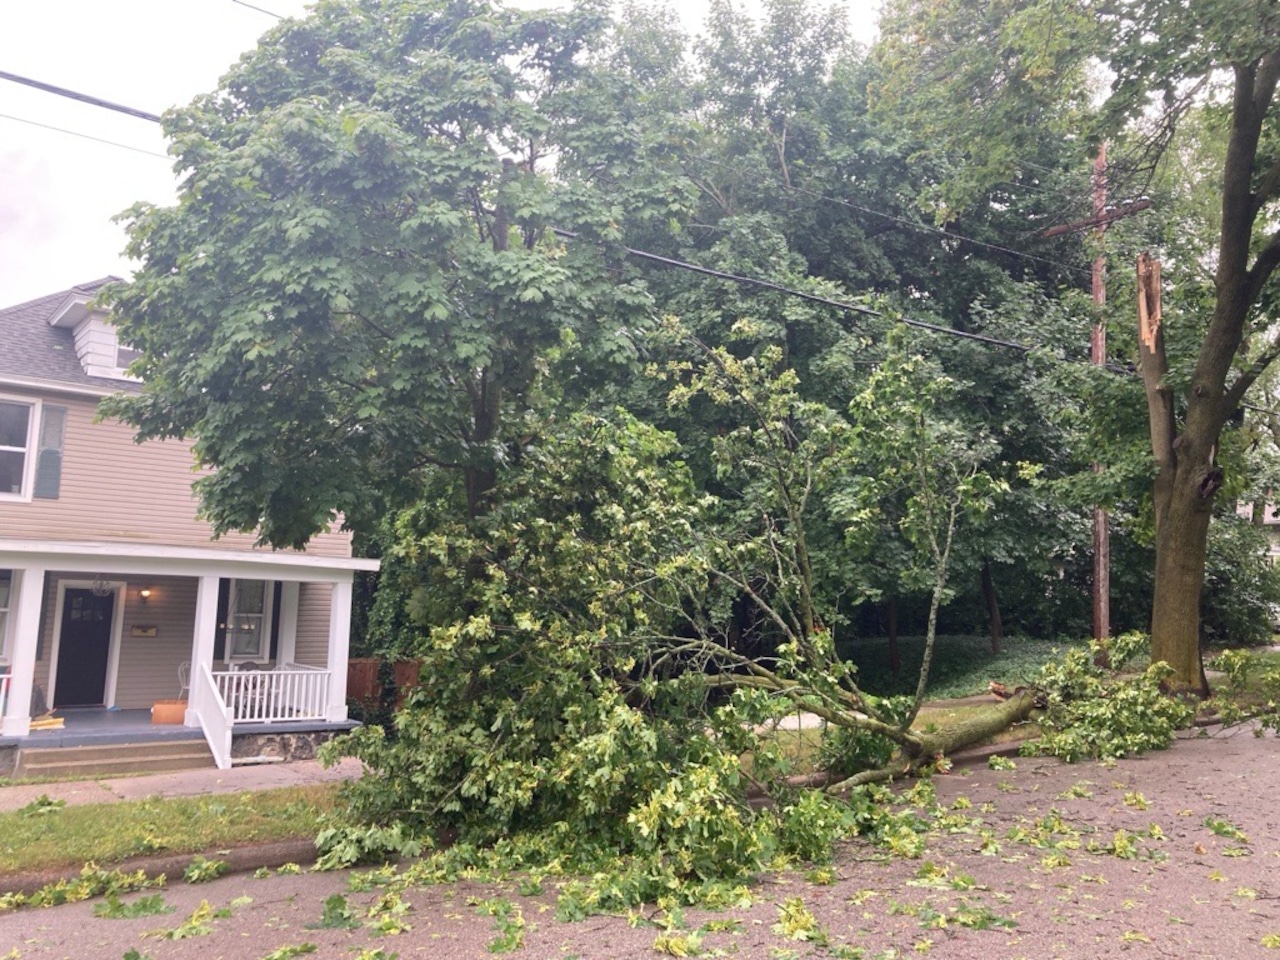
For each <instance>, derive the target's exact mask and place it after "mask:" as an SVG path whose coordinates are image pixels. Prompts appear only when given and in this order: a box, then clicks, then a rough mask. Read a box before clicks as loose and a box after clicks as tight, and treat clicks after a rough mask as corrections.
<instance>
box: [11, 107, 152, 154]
mask: <svg viewBox="0 0 1280 960" xmlns="http://www.w3.org/2000/svg"><path fill="white" fill-rule="evenodd" d="M0 119H4V120H13V121H15V122H16V123H26V124H30V125H31V126H33V127H40V128H42V129H44V130H53V131H55V132H57V133H65V134H66V135H67V136H70V137H79V138H80V139H82V140H92V141H93V142H94V143H104V144H106V145H107V146H109V147H119V148H120V149H121V150H132V151H133V152H134V153H143V154H146V155H147V156H148V157H159V158H160V159H161V160H169V159H170V157H169V156H168V155H166V154H163V153H156V152H155V151H154V150H144V149H142V148H141V147H131V146H130V145H129V144H127V143H118V142H116V141H115V140H104V139H103V138H102V137H93V136H90V135H89V134H87V133H79V132H78V131H75V130H67V129H66V128H64V127H55V126H52V125H51V124H48V123H38V122H36V121H35V120H27V119H26V118H25V117H15V116H11V115H10V114H7V113H0Z"/></svg>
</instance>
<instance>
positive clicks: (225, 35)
mask: <svg viewBox="0 0 1280 960" xmlns="http://www.w3.org/2000/svg"><path fill="white" fill-rule="evenodd" d="M252 2H253V3H254V4H255V5H256V6H260V7H262V8H265V9H267V10H271V11H272V12H274V13H278V14H281V15H283V16H298V15H301V14H302V13H303V12H304V11H305V9H306V6H307V0H252ZM844 2H845V4H846V6H847V7H848V9H849V11H850V22H851V25H852V27H853V29H854V33H855V35H856V36H857V37H858V38H859V39H861V40H863V41H864V42H865V41H869V40H870V39H871V37H872V35H873V31H874V19H875V11H876V9H877V8H878V6H879V2H878V0H844ZM520 5H521V6H539V5H549V4H540V3H537V2H536V0H523V2H521V3H520ZM673 5H674V6H676V8H677V9H679V10H680V12H681V15H682V16H683V17H684V18H685V20H686V23H687V25H688V26H689V27H690V28H696V26H697V25H698V24H699V23H700V22H701V19H702V15H703V14H704V13H705V10H706V6H707V0H673ZM745 5H746V6H748V7H749V8H750V7H752V6H754V3H752V2H747V3H746V4H745ZM0 10H3V14H4V22H5V26H4V30H3V31H0V71H5V72H7V73H13V74H19V75H21V76H25V77H30V78H33V79H36V80H40V81H43V82H45V83H50V84H54V85H56V86H60V87H66V88H68V89H71V90H76V91H79V92H82V93H88V94H91V95H93V96H96V97H99V98H101V99H104V100H111V101H113V102H116V103H121V104H125V105H127V106H130V107H135V108H137V109H139V110H145V111H148V112H150V113H161V112H163V111H164V110H165V109H167V108H169V107H171V106H173V105H175V104H181V103H186V102H187V101H189V100H190V99H191V98H192V97H193V96H195V95H196V94H198V93H203V92H206V91H209V90H212V89H214V87H215V86H216V85H217V81H218V78H219V77H220V76H221V75H222V74H223V73H224V72H225V71H226V69H227V67H229V66H230V65H231V64H232V63H234V62H235V61H236V59H237V58H238V57H239V55H240V54H241V53H242V52H243V51H245V50H247V49H250V48H251V47H253V46H254V44H255V43H256V42H257V38H258V37H259V36H260V35H261V34H262V33H263V32H264V31H265V30H267V29H269V28H270V27H271V26H272V25H273V24H274V23H275V20H274V19H273V18H272V17H270V16H267V15H265V14H263V13H260V12H258V11H256V10H253V9H250V8H249V7H248V6H245V5H243V4H241V3H238V2H236V0H113V2H105V0H34V2H30V3H19V2H18V0H0ZM36 124H43V125H45V127H56V128H60V130H61V131H72V132H73V133H74V134H78V135H79V136H76V135H73V133H67V132H60V131H59V130H51V129H45V127H41V126H37V125H36ZM86 137H96V138H98V139H99V140H104V141H110V143H100V142H95V141H94V140H91V139H86ZM165 146H166V145H165V141H164V139H163V138H162V137H161V135H160V129H159V127H158V125H156V124H154V123H151V122H149V121H146V120H139V119H135V118H133V117H129V116H125V115H123V114H120V113H113V112H111V111H108V110H104V109H101V108H99V107H93V106H89V105H86V104H81V103H77V102H74V101H71V100H67V99H64V98H62V97H57V96H53V95H51V94H48V93H43V92H41V91H37V90H34V89H31V88H28V87H24V86H21V85H19V84H16V83H12V82H10V81H6V80H0V306H7V305H11V304H15V303H21V302H23V301H25V300H31V299H34V298H36V297H39V296H43V295H44V294H46V293H54V292H56V291H58V290H63V289H66V288H67V287H70V286H72V285H74V284H77V283H84V282H86V281H89V280H95V279H97V278H99V277H102V276H106V275H107V274H115V275H117V276H127V275H128V274H129V272H130V265H129V262H128V261H127V260H126V259H124V257H123V248H124V243H125V239H124V232H123V230H122V229H121V227H120V226H118V225H116V224H114V223H112V217H113V216H114V215H115V214H117V213H119V212H121V211H122V210H124V209H126V208H128V207H129V206H130V205H132V204H133V203H135V202H138V201H144V200H145V201H147V202H150V203H156V204H169V203H172V202H174V197H175V194H174V177H173V174H172V171H171V169H170V167H171V161H170V160H169V158H168V157H167V156H166V155H165ZM126 148H129V149H126Z"/></svg>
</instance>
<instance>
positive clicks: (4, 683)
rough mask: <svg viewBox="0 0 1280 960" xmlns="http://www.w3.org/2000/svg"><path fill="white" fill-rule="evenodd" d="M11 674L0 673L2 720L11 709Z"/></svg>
mask: <svg viewBox="0 0 1280 960" xmlns="http://www.w3.org/2000/svg"><path fill="white" fill-rule="evenodd" d="M9 680H10V677H9V674H7V673H0V718H3V717H4V714H5V711H6V710H8V709H9Z"/></svg>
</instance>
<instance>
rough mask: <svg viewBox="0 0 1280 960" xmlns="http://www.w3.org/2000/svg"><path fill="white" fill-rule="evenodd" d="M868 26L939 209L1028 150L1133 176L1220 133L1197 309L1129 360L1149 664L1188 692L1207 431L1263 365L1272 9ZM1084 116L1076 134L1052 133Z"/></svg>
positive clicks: (1205, 504)
mask: <svg viewBox="0 0 1280 960" xmlns="http://www.w3.org/2000/svg"><path fill="white" fill-rule="evenodd" d="M885 26H886V30H887V38H886V42H885V45H884V47H883V48H882V49H883V51H884V57H885V62H886V69H887V75H888V76H889V77H890V78H891V82H888V83H886V84H885V86H884V87H883V88H882V91H881V92H882V95H883V97H884V101H883V103H882V107H883V108H884V109H891V110H894V111H895V112H896V113H897V115H899V116H903V117H905V118H906V120H907V122H908V123H913V122H915V121H918V120H921V119H922V118H928V117H932V118H934V120H935V122H934V124H933V126H932V128H931V129H933V131H934V133H935V137H934V139H933V140H932V143H931V147H930V149H931V150H932V151H933V152H938V153H942V154H945V155H946V156H947V157H948V158H950V159H951V160H952V161H953V162H954V163H955V164H956V172H955V174H954V175H953V176H952V177H951V178H950V179H949V180H948V181H947V184H948V189H946V190H943V191H941V193H940V196H941V197H942V198H943V199H944V200H950V199H952V198H954V197H956V196H960V197H964V196H970V195H972V192H973V191H975V190H977V189H980V188H981V186H982V185H983V184H984V183H986V182H989V181H990V180H991V179H992V178H995V177H999V176H1006V175H1008V172H1009V171H1013V170H1016V169H1017V168H1018V167H1019V166H1020V165H1021V164H1022V163H1023V162H1024V158H1025V156H1026V155H1027V151H1028V150H1029V149H1030V147H1031V139H1032V138H1034V137H1043V136H1056V137H1064V136H1066V137H1071V138H1072V139H1073V140H1075V141H1076V142H1079V143H1080V144H1081V145H1082V146H1088V141H1087V138H1085V137H1081V136H1080V133H1081V132H1084V131H1085V130H1092V131H1093V132H1094V133H1095V134H1097V135H1099V136H1102V135H1109V136H1111V137H1114V138H1120V145H1121V146H1122V149H1121V151H1120V155H1121V156H1123V157H1125V158H1126V159H1127V162H1126V163H1124V164H1121V165H1119V166H1118V167H1117V168H1116V169H1117V172H1126V173H1130V174H1142V173H1143V171H1144V170H1148V169H1150V168H1151V167H1152V166H1153V165H1154V164H1155V163H1156V162H1157V161H1158V160H1159V159H1160V158H1161V156H1163V155H1164V154H1165V153H1166V151H1167V150H1168V149H1169V147H1170V145H1171V144H1174V145H1176V143H1177V140H1176V137H1177V131H1178V126H1179V122H1180V121H1181V120H1182V119H1183V118H1184V117H1185V116H1186V115H1187V113H1188V111H1189V110H1191V109H1192V108H1193V107H1198V108H1199V110H1200V111H1202V112H1207V113H1212V114H1216V115H1217V116H1218V117H1219V118H1220V127H1219V129H1220V131H1221V141H1220V142H1221V143H1222V145H1223V150H1222V152H1221V154H1220V155H1219V163H1218V165H1217V181H1218V183H1217V193H1218V198H1217V199H1218V203H1217V206H1218V209H1219V211H1220V212H1219V217H1218V225H1217V233H1216V237H1215V238H1214V242H1213V245H1212V246H1211V247H1209V248H1207V249H1204V250H1202V251H1200V256H1201V257H1202V258H1204V259H1206V260H1208V261H1210V262H1212V263H1213V272H1214V277H1213V284H1212V292H1211V295H1210V297H1209V298H1208V302H1207V303H1204V304H1203V306H1202V308H1201V309H1200V311H1198V312H1197V311H1195V310H1190V311H1188V313H1187V314H1186V315H1181V314H1178V313H1175V312H1173V311H1168V312H1166V313H1165V314H1164V316H1163V318H1162V321H1161V322H1157V323H1155V324H1154V325H1153V326H1150V327H1149V328H1148V331H1147V336H1146V337H1145V338H1143V339H1142V341H1141V347H1140V359H1141V370H1142V375H1143V380H1144V383H1145V385H1146V394H1147V406H1148V413H1149V426H1150V439H1151V447H1152V452H1153V456H1154V470H1153V472H1154V475H1155V482H1154V489H1153V497H1154V516H1155V522H1156V534H1155V542H1156V576H1155V597H1154V603H1153V608H1152V616H1151V633H1152V656H1153V657H1154V658H1156V659H1159V660H1165V661H1167V662H1168V663H1169V664H1170V665H1171V666H1172V667H1173V668H1174V670H1175V672H1176V681H1177V684H1178V685H1180V686H1182V687H1185V688H1189V689H1194V690H1197V691H1201V692H1203V691H1205V690H1206V689H1207V687H1206V683H1205V678H1204V673H1203V669H1202V666H1201V662H1200V654H1199V612H1200V602H1201V592H1202V589H1203V586H1204V571H1205V559H1206V545H1207V542H1208V531H1209V522H1210V518H1211V515H1212V512H1213V504H1214V499H1215V493H1216V492H1217V490H1218V488H1219V487H1220V485H1221V481H1222V475H1221V468H1220V466H1219V463H1218V454H1219V447H1220V443H1221V439H1222V433H1223V429H1224V426H1225V425H1226V424H1227V423H1228V422H1229V420H1230V419H1231V418H1232V416H1233V415H1234V413H1235V412H1236V411H1237V409H1238V408H1239V406H1240V403H1241V402H1242V401H1243V400H1244V399H1245V397H1246V394H1247V392H1248V391H1249V389H1250V388H1251V387H1252V385H1253V384H1254V382H1255V381H1256V380H1257V378H1258V377H1259V376H1260V375H1261V374H1262V372H1263V371H1265V370H1266V369H1267V367H1268V366H1269V365H1270V364H1271V363H1272V361H1273V360H1274V359H1275V358H1276V356H1278V355H1280V341H1277V340H1276V338H1275V336H1274V333H1273V332H1272V331H1271V330H1270V321H1269V319H1268V317H1269V307H1270V304H1271V301H1272V299H1273V297H1274V280H1273V277H1274V273H1275V270H1276V267H1277V265H1280V233H1276V232H1275V230H1274V222H1275V209H1276V202H1277V199H1278V197H1277V191H1278V190H1280V151H1278V150H1277V146H1280V141H1278V140H1277V132H1278V131H1277V114H1278V113H1280V110H1278V109H1277V105H1276V98H1275V93H1276V84H1277V81H1278V80H1280V5H1277V4H1276V3H1275V2H1272V0H1210V2H1200V3H1194V4H1185V3H1179V2H1174V0H1126V2H1100V0H1099V2H1095V0H1075V2H1070V3H1061V2H1042V0H1004V2H1001V3H994V4H985V5H981V6H977V5H974V4H969V3H964V2H959V0H949V2H943V3H921V2H918V0H900V2H895V3H892V4H890V6H889V8H888V12H887V14H886V19H885ZM1099 64H1100V65H1103V66H1105V67H1106V68H1107V69H1108V70H1109V71H1110V74H1111V76H1112V77H1113V79H1112V81H1111V84H1110V87H1111V89H1110V94H1109V96H1108V97H1107V98H1106V101H1105V103H1104V104H1103V105H1102V107H1101V109H1100V110H1098V111H1097V112H1096V113H1094V115H1093V116H1092V117H1091V118H1090V117H1088V116H1087V115H1088V114H1089V113H1091V112H1092V111H1089V110H1086V109H1085V107H1086V106H1087V104H1085V103H1084V102H1083V101H1082V99H1081V96H1080V94H1081V91H1083V90H1087V86H1085V85H1084V84H1083V83H1082V81H1083V80H1084V79H1085V78H1086V77H1087V75H1088V71H1089V70H1090V67H1091V65H1099ZM943 105H946V106H945V109H944V106H943ZM961 105H962V106H961ZM1055 105H1056V107H1055ZM944 117H945V118H946V120H947V122H946V124H945V125H944V124H943V123H942V122H941V121H942V119H943V118H944ZM1015 117H1016V118H1017V122H1013V118H1015ZM1037 118H1038V119H1037ZM1085 119H1089V120H1091V122H1092V125H1091V126H1089V127H1085V126H1084V125H1083V124H1082V123H1074V124H1073V123H1067V122H1064V121H1073V120H1085ZM1084 159H1085V157H1084V156H1083V151H1082V156H1081V162H1082V163H1083V162H1084ZM1128 182H1129V184H1130V185H1132V184H1133V183H1134V182H1135V181H1133V180H1132V179H1131V180H1129V181H1128ZM1171 266H1172V268H1173V269H1175V270H1178V269H1181V270H1194V269H1195V268H1194V266H1193V265H1187V264H1178V265H1171ZM1176 340H1182V341H1184V342H1183V343H1180V344H1179V349H1180V350H1182V349H1186V350H1189V352H1190V353H1191V354H1192V355H1193V356H1194V361H1193V362H1192V364H1191V365H1190V375H1189V376H1188V377H1186V379H1185V380H1180V379H1179V378H1177V377H1173V376H1170V375H1169V374H1170V369H1169V364H1168V361H1167V359H1166V350H1165V342H1166V341H1171V342H1172V341H1176Z"/></svg>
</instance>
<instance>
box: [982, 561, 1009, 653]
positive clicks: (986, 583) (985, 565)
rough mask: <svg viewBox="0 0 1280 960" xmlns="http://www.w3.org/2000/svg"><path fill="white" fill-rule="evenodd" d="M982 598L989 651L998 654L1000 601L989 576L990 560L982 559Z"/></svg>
mask: <svg viewBox="0 0 1280 960" xmlns="http://www.w3.org/2000/svg"><path fill="white" fill-rule="evenodd" d="M982 598H983V599H984V600H985V601H986V602H987V625H988V628H989V629H990V631H991V652H992V654H994V655H995V656H999V655H1000V641H1002V640H1003V639H1004V624H1003V623H1001V621H1000V601H999V600H998V599H997V598H996V582H995V579H994V578H993V577H992V576H991V561H990V560H983V561H982Z"/></svg>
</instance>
